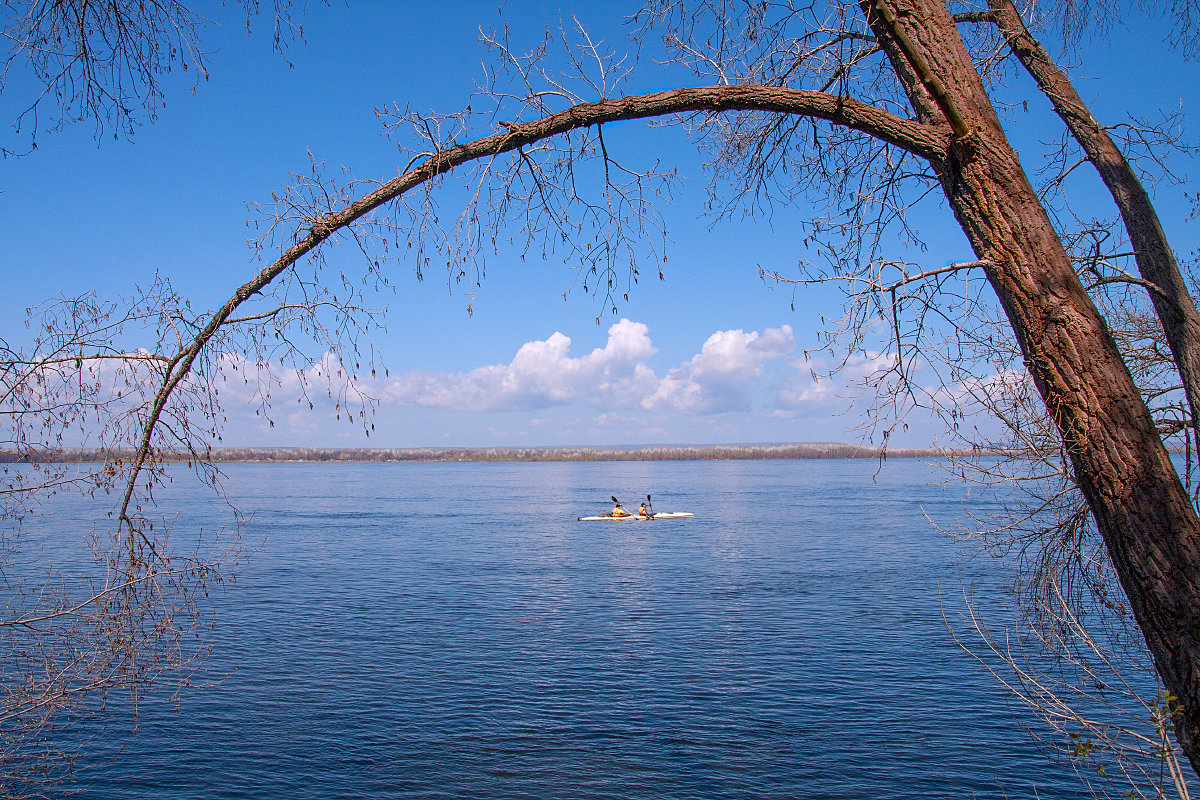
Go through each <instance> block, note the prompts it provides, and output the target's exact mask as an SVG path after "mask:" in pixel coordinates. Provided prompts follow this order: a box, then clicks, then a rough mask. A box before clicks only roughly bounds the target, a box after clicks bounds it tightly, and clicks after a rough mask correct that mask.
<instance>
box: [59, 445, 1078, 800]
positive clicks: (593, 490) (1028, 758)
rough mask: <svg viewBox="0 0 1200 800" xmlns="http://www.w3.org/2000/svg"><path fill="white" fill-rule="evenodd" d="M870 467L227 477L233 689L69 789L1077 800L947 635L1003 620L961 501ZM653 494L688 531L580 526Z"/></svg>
mask: <svg viewBox="0 0 1200 800" xmlns="http://www.w3.org/2000/svg"><path fill="white" fill-rule="evenodd" d="M877 468H878V464H876V463H875V462H872V461H734V462H657V463H544V464H321V465H318V464H272V465H249V464H240V465H230V466H228V467H226V469H225V471H226V473H227V480H226V486H227V488H228V490H229V493H230V496H231V498H232V499H233V500H234V501H235V502H236V503H237V504H238V505H239V506H241V507H243V508H245V509H255V510H256V514H255V517H254V520H253V523H252V525H251V527H250V530H249V532H248V533H247V534H246V536H247V538H248V540H250V541H258V540H260V539H261V540H262V541H263V546H262V550H261V551H260V552H258V553H257V554H255V555H254V557H253V558H252V560H251V561H250V562H249V563H248V564H247V566H246V568H245V570H244V573H243V575H242V576H241V578H240V579H239V581H238V585H237V587H236V588H235V589H232V590H230V591H228V592H225V593H223V594H222V595H221V596H220V597H218V598H216V602H217V605H218V624H217V630H216V640H215V648H214V652H213V656H212V658H211V659H210V662H209V667H210V671H211V674H212V675H213V676H225V677H224V678H223V679H222V680H221V681H220V682H219V683H218V684H217V685H215V686H211V687H206V688H199V689H195V690H193V691H192V692H191V693H189V694H187V695H186V696H185V698H184V700H183V703H182V706H181V708H180V709H179V711H178V712H177V713H176V712H174V711H173V710H171V709H170V708H167V707H165V704H156V703H154V702H149V703H146V704H144V705H143V707H142V713H141V717H140V720H139V723H140V726H141V730H140V732H138V733H137V734H132V733H130V732H129V728H130V723H128V722H127V721H114V722H111V723H110V724H109V727H108V729H107V730H106V732H105V734H104V735H103V736H102V737H100V738H98V739H96V740H95V741H94V742H93V743H92V745H91V747H90V750H89V755H88V756H87V758H86V759H85V762H86V763H88V764H90V765H92V766H91V767H90V768H89V770H88V771H87V772H86V773H85V774H84V775H83V776H81V781H80V783H79V785H78V788H79V790H80V793H79V794H78V795H77V796H79V797H82V798H89V799H93V800H95V799H99V798H126V797H146V798H264V799H265V798H774V797H779V798H783V797H789V798H790V797H806V798H867V797H876V798H956V800H957V799H959V798H968V797H978V798H1002V797H1018V796H1020V797H1032V796H1034V794H1035V792H1036V793H1037V796H1039V797H1042V798H1051V797H1075V796H1076V788H1077V784H1076V783H1075V782H1074V779H1073V778H1071V777H1069V776H1068V775H1066V773H1064V772H1063V771H1062V770H1061V768H1060V767H1058V766H1055V765H1053V764H1051V763H1050V762H1049V761H1047V759H1046V758H1045V757H1044V756H1043V755H1042V754H1041V753H1040V752H1039V751H1038V750H1036V749H1035V747H1034V746H1033V745H1032V744H1031V743H1030V741H1029V740H1028V738H1027V736H1026V734H1025V733H1023V732H1022V730H1021V728H1020V724H1019V722H1018V721H1017V720H1015V719H1014V718H1013V717H1012V716H1011V714H1010V711H1009V709H1008V707H1007V705H1006V702H1005V698H1004V695H1003V693H1002V692H1001V691H1000V690H999V688H998V687H997V686H996V684H995V683H994V681H993V679H992V678H991V677H989V676H988V675H987V674H986V673H985V672H984V671H983V670H982V669H981V668H980V667H979V666H978V665H977V664H976V662H974V661H973V660H972V659H971V658H970V657H969V656H968V655H966V654H965V653H963V652H962V651H961V650H960V649H959V648H958V646H957V645H955V644H954V643H953V641H952V640H951V638H950V636H949V635H948V633H947V629H946V622H945V620H944V619H943V614H945V615H946V616H947V617H949V618H951V619H953V618H954V617H956V616H957V614H958V612H959V611H960V610H961V608H962V606H963V600H962V587H963V586H964V585H966V586H969V587H971V588H972V590H973V591H974V594H975V597H976V600H977V601H978V602H980V603H982V604H983V605H984V606H985V607H988V608H990V609H993V610H994V611H995V612H996V613H997V614H998V615H999V618H1000V619H1003V613H1004V612H1003V609H1004V607H1005V604H1006V603H1008V602H1009V597H1008V594H1007V593H1006V591H1005V581H1006V578H1005V575H1004V573H1003V571H1002V570H1000V569H998V567H997V565H996V564H994V563H993V562H992V561H990V560H989V559H987V558H978V559H974V560H970V559H968V557H967V555H968V554H967V553H966V552H965V551H962V550H960V549H956V547H955V546H954V545H953V544H952V543H951V542H950V541H949V540H948V539H946V538H945V537H944V536H942V535H941V534H938V533H937V532H936V531H934V530H933V529H932V528H931V527H930V525H929V523H928V522H927V521H926V519H925V516H924V514H925V513H928V514H930V515H931V516H933V517H935V518H941V519H943V520H945V519H948V518H950V517H953V516H955V515H958V516H961V508H962V504H963V498H962V493H961V490H959V489H955V488H950V489H944V488H941V487H939V486H936V485H933V484H934V483H935V482H936V481H938V480H939V479H940V478H939V476H938V475H937V474H935V473H931V472H930V471H929V469H928V467H926V466H925V465H923V464H921V463H920V462H916V461H900V462H889V463H888V464H887V465H886V466H885V467H884V468H883V469H882V471H880V472H878V474H877V475H875V473H876V471H877ZM648 492H649V493H653V497H654V506H655V509H656V510H659V511H692V512H695V513H696V517H695V518H693V519H686V520H673V521H657V522H621V523H614V522H591V523H588V522H577V521H576V520H575V518H576V517H577V516H580V515H583V514H592V513H602V512H604V511H607V508H608V506H607V501H608V498H609V495H610V494H616V495H617V496H618V497H620V498H621V499H622V500H623V501H624V502H625V504H626V506H636V504H637V502H638V501H639V500H640V499H641V498H642V497H644V496H645V495H646V493H648ZM160 497H162V498H163V499H164V501H165V502H167V503H171V504H177V505H178V506H179V507H180V509H181V514H182V516H181V520H180V524H188V523H189V522H202V523H206V524H208V525H212V524H215V523H216V522H217V521H218V519H223V517H219V512H220V509H221V506H220V504H219V503H217V502H215V501H214V500H213V499H212V498H211V496H210V495H208V494H205V492H204V490H202V489H200V488H198V487H192V486H191V484H190V483H188V482H187V480H186V479H183V480H179V481H176V483H175V484H174V485H173V486H172V487H170V488H169V489H168V490H167V491H165V492H164V493H162V494H161V495H160ZM971 502H972V503H973V506H972V507H973V508H974V509H975V510H976V511H978V510H980V509H981V508H982V504H983V503H984V502H985V501H983V500H978V499H973V500H972V501H971Z"/></svg>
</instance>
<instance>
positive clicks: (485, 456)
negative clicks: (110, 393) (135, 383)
mask: <svg viewBox="0 0 1200 800" xmlns="http://www.w3.org/2000/svg"><path fill="white" fill-rule="evenodd" d="M950 454H951V453H950V452H949V451H947V450H937V449H922V448H910V447H889V448H887V451H886V453H884V452H883V451H882V450H881V449H880V448H879V447H869V446H866V445H857V444H842V443H837V442H821V443H804V444H747V445H724V444H720V445H653V446H648V447H343V448H324V447H223V448H220V449H215V450H213V451H211V453H210V454H209V457H210V458H211V459H212V460H213V461H216V462H222V463H228V462H240V461H246V462H290V461H334V462H338V461H346V462H369V461H483V462H486V461H738V460H755V459H789V458H880V457H886V458H923V457H924V458H937V457H942V456H947V455H950ZM132 455H133V454H132V453H131V452H129V453H126V452H113V451H99V450H70V449H64V450H57V451H52V452H43V453H39V454H38V460H41V461H56V462H94V461H106V460H109V459H114V458H121V459H125V460H128V459H130V458H131V457H132ZM159 455H160V457H161V458H162V460H165V461H188V460H191V459H189V457H188V455H187V454H186V453H177V454H166V453H163V454H159ZM26 460H29V459H25V458H19V457H18V456H17V454H16V453H13V452H10V451H0V462H7V463H12V462H15V461H26Z"/></svg>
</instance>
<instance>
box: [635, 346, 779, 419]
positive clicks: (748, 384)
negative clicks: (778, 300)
mask: <svg viewBox="0 0 1200 800" xmlns="http://www.w3.org/2000/svg"><path fill="white" fill-rule="evenodd" d="M795 347H796V340H795V338H794V337H793V335H792V328H791V326H790V325H784V326H782V327H779V328H767V329H766V330H765V331H763V333H762V334H761V335H760V334H759V333H758V332H757V331H751V332H749V333H747V332H745V331H743V330H740V329H739V330H728V331H717V332H716V333H714V334H713V335H712V336H709V337H708V341H706V342H705V343H704V346H703V347H702V348H701V349H700V352H699V353H697V354H696V355H695V356H693V357H692V359H691V360H690V361H688V362H687V363H685V364H683V365H681V366H679V367H676V368H675V369H673V370H671V371H670V372H668V373H667V375H666V377H665V378H663V379H662V381H660V382H659V384H658V388H657V389H656V390H655V391H654V393H653V394H651V395H649V396H648V397H646V398H645V399H644V400H643V401H642V406H643V407H645V408H647V409H650V408H657V407H666V408H673V409H675V410H677V411H690V412H696V413H716V412H723V411H740V410H747V409H749V408H750V407H751V405H752V391H751V390H752V388H753V386H754V383H755V382H754V381H753V379H754V378H756V377H758V376H760V375H762V374H763V371H764V368H765V365H766V363H767V362H768V361H772V360H776V359H780V358H783V357H785V356H787V355H788V354H789V353H791V352H792V351H793V350H794V349H795Z"/></svg>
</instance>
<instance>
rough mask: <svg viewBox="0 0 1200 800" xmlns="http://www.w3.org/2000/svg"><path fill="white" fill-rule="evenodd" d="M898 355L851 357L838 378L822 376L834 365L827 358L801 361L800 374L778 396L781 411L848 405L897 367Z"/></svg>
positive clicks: (883, 354) (857, 354)
mask: <svg viewBox="0 0 1200 800" xmlns="http://www.w3.org/2000/svg"><path fill="white" fill-rule="evenodd" d="M895 363H896V360H895V356H893V355H888V354H886V353H878V352H874V351H867V352H862V353H855V354H854V355H852V356H850V358H848V359H847V360H846V362H845V364H843V365H842V366H841V369H839V370H838V372H837V373H836V374H835V375H832V376H828V377H825V376H822V375H820V372H821V371H822V370H828V369H829V368H830V367H831V366H833V365H832V363H830V362H826V361H825V360H823V359H817V358H814V359H811V360H808V361H802V362H801V361H798V362H797V363H796V364H795V366H796V367H797V370H798V375H797V377H796V379H795V380H793V381H790V382H789V383H788V384H787V385H786V386H785V387H784V388H783V389H781V390H780V391H779V393H778V395H777V397H776V404H777V406H778V408H779V410H780V411H782V412H785V413H786V412H790V411H809V410H811V409H813V408H814V407H822V406H824V407H829V406H834V405H839V406H840V405H844V404H845V401H846V399H847V398H850V397H854V396H856V395H857V394H859V393H860V392H861V391H862V389H863V386H864V384H865V383H866V382H868V381H869V380H871V379H872V378H875V377H878V376H880V375H882V374H883V373H885V372H886V371H887V370H888V369H890V368H891V367H893V366H894V365H895Z"/></svg>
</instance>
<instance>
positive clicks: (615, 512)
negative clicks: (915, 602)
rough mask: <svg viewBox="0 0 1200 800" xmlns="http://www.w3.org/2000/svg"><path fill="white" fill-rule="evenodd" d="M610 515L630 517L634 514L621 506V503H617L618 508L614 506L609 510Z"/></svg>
mask: <svg viewBox="0 0 1200 800" xmlns="http://www.w3.org/2000/svg"><path fill="white" fill-rule="evenodd" d="M608 515H609V516H610V517H630V516H633V515H632V514H630V513H629V512H628V511H626V510H625V509H623V508H621V504H620V503H617V505H616V508H614V509H613V510H612V511H610V512H608Z"/></svg>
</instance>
